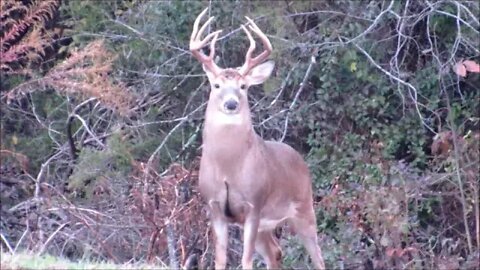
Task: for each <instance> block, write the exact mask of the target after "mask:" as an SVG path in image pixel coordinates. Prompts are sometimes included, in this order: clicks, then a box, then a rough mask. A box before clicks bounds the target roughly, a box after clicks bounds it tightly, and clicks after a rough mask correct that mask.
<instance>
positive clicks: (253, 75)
mask: <svg viewBox="0 0 480 270" xmlns="http://www.w3.org/2000/svg"><path fill="white" fill-rule="evenodd" d="M274 67H275V62H273V61H267V62H265V63H263V64H260V65H258V66H256V67H254V68H252V69H251V70H250V71H249V72H248V73H247V75H246V76H245V78H246V80H247V82H248V83H249V84H250V85H256V84H261V83H263V82H264V81H266V80H267V79H268V77H270V74H272V71H273V68H274Z"/></svg>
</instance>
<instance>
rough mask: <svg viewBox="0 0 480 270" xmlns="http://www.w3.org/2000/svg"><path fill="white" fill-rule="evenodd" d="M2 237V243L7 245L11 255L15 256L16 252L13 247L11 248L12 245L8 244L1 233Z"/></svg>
mask: <svg viewBox="0 0 480 270" xmlns="http://www.w3.org/2000/svg"><path fill="white" fill-rule="evenodd" d="M0 237H1V238H2V241H3V242H4V243H5V245H6V246H7V248H8V250H9V251H10V253H12V254H14V251H13V248H12V246H11V245H10V243H9V242H8V240H7V238H6V237H5V236H4V235H3V233H0Z"/></svg>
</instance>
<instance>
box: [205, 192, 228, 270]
mask: <svg viewBox="0 0 480 270" xmlns="http://www.w3.org/2000/svg"><path fill="white" fill-rule="evenodd" d="M209 205H210V211H211V220H212V227H213V231H214V232H215V269H226V266H227V245H228V223H227V221H226V220H225V219H224V218H223V217H222V215H221V209H220V203H219V202H218V201H210V202H209Z"/></svg>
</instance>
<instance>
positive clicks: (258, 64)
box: [190, 9, 275, 119]
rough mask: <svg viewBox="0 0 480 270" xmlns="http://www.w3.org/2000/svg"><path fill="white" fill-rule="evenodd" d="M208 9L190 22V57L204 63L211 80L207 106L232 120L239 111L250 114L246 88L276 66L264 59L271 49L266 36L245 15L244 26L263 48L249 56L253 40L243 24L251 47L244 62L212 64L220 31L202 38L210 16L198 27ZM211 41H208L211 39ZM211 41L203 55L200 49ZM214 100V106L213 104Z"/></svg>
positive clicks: (253, 44)
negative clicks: (225, 64) (238, 65)
mask: <svg viewBox="0 0 480 270" xmlns="http://www.w3.org/2000/svg"><path fill="white" fill-rule="evenodd" d="M206 12H207V9H205V10H203V12H202V13H201V14H200V15H199V16H198V17H197V19H196V20H195V22H194V25H193V32H192V35H191V38H190V51H191V52H192V54H193V56H194V57H195V58H197V59H198V60H199V61H200V62H201V63H202V66H203V70H204V71H205V73H206V74H207V77H208V80H209V82H210V87H211V92H210V98H209V105H210V103H211V104H212V106H211V107H214V109H215V110H216V113H221V114H223V115H226V116H231V117H230V118H231V119H234V118H235V117H236V116H238V115H240V114H241V113H242V112H246V113H249V109H248V100H247V90H248V88H249V87H250V86H251V85H257V84H261V83H263V82H264V81H265V80H266V79H268V77H269V76H270V74H271V73H272V70H273V68H274V66H275V64H274V62H273V61H267V62H265V63H262V62H263V61H265V60H266V59H267V58H268V56H269V55H270V53H271V51H272V45H271V44H270V41H269V40H268V38H267V36H265V34H264V33H263V32H262V31H261V30H260V28H258V26H257V25H256V24H255V22H253V20H251V19H250V18H248V17H246V19H247V21H248V23H247V27H248V28H249V29H250V30H251V31H253V32H254V33H255V34H257V35H258V37H259V38H260V39H261V41H262V43H263V47H264V51H263V52H262V53H260V54H259V55H258V56H256V57H252V54H253V51H254V50H255V47H256V46H255V41H254V39H253V37H252V35H251V33H250V31H249V30H248V29H247V27H246V26H244V25H242V26H241V27H242V29H243V31H244V32H245V33H246V34H247V36H248V39H249V40H250V48H249V49H248V51H247V54H246V56H245V63H244V64H243V66H241V67H238V68H225V69H224V68H220V67H218V66H217V64H215V62H214V58H215V43H216V41H217V39H218V35H219V34H220V32H221V31H222V30H218V31H215V32H213V33H211V34H209V35H207V36H206V37H205V38H204V39H202V35H203V32H204V31H205V29H206V28H207V27H208V25H210V23H211V22H212V21H213V19H214V17H210V18H209V19H208V20H207V21H206V22H205V24H203V26H202V27H201V28H200V29H199V24H200V21H201V19H202V18H203V17H204V16H205V14H206ZM210 41H211V42H210ZM208 42H210V53H209V55H206V54H204V53H203V52H202V48H203V47H205V46H206V45H207V43H208ZM213 103H214V104H215V105H213Z"/></svg>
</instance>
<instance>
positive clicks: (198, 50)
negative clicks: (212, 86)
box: [190, 8, 222, 74]
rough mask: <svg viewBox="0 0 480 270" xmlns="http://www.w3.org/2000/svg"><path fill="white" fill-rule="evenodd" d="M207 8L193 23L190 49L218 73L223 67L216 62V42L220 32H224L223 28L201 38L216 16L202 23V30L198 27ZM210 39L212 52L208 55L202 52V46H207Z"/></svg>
mask: <svg viewBox="0 0 480 270" xmlns="http://www.w3.org/2000/svg"><path fill="white" fill-rule="evenodd" d="M207 10H208V8H206V9H204V10H203V11H202V13H200V15H198V17H197V18H196V19H195V22H194V23H193V30H192V35H191V36H190V51H191V52H192V55H193V56H194V57H195V58H197V59H198V61H200V62H201V63H202V64H203V65H205V66H206V67H207V68H208V69H209V70H210V71H211V72H214V73H216V74H218V73H219V72H220V70H221V68H219V67H218V66H217V65H216V64H215V62H214V56H215V43H216V42H217V38H218V35H219V34H220V32H222V30H217V31H215V32H213V33H210V34H208V35H207V36H206V37H205V38H204V39H203V40H202V39H201V38H202V34H203V32H204V31H205V29H207V27H208V26H209V25H210V23H211V22H212V21H213V19H214V17H210V18H208V20H207V21H206V22H205V23H204V24H203V25H202V27H201V28H200V30H199V29H198V27H199V25H200V21H201V20H202V18H203V16H205V13H207ZM210 40H211V43H210V53H209V55H208V56H207V55H205V54H204V53H203V52H202V48H203V47H205V45H206V44H207V43H208V42H209V41H210Z"/></svg>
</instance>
